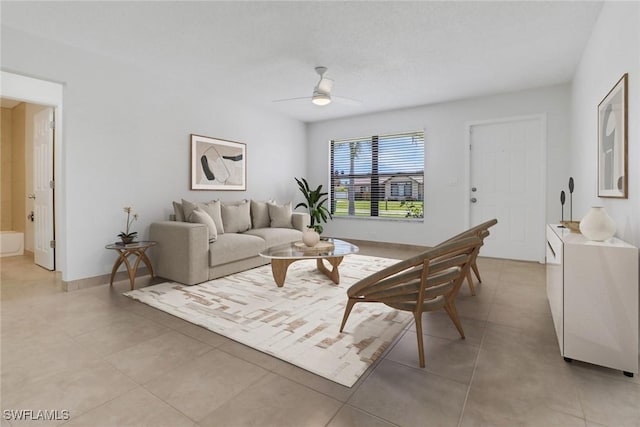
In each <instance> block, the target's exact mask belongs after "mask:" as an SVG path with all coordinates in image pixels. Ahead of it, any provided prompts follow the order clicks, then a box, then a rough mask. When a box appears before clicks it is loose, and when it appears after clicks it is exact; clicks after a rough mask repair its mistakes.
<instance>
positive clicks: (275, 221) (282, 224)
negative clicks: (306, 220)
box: [267, 202, 293, 228]
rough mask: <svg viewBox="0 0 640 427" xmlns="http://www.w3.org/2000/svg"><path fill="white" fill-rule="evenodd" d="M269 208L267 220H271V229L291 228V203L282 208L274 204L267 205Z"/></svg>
mask: <svg viewBox="0 0 640 427" xmlns="http://www.w3.org/2000/svg"><path fill="white" fill-rule="evenodd" d="M267 206H268V207H269V218H271V227H273V228H293V224H292V223H291V214H292V210H291V202H289V203H285V204H284V205H282V206H279V205H276V204H275V203H267Z"/></svg>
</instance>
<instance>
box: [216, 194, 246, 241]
mask: <svg viewBox="0 0 640 427" xmlns="http://www.w3.org/2000/svg"><path fill="white" fill-rule="evenodd" d="M250 206H251V204H250V203H249V201H248V200H244V201H243V202H241V203H232V204H227V203H224V204H223V205H222V224H223V226H224V231H225V233H242V232H243V231H247V230H249V229H250V228H251V214H250Z"/></svg>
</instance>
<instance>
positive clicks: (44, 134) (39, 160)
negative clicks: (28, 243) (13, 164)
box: [33, 108, 55, 270]
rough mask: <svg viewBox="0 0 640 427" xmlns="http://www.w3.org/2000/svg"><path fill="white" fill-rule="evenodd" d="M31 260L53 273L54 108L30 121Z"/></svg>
mask: <svg viewBox="0 0 640 427" xmlns="http://www.w3.org/2000/svg"><path fill="white" fill-rule="evenodd" d="M33 192H34V194H35V200H34V203H33V206H34V222H35V224H34V260H35V263H36V264H38V265H40V266H42V267H44V268H46V269H47V270H54V269H55V262H54V259H55V257H54V249H53V247H52V246H53V245H52V242H53V240H54V234H53V108H46V109H44V110H42V111H40V112H39V113H36V114H35V116H34V117H33Z"/></svg>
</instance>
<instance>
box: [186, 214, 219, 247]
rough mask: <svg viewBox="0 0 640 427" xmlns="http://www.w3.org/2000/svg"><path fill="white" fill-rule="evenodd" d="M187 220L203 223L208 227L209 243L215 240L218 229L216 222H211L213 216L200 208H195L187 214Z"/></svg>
mask: <svg viewBox="0 0 640 427" xmlns="http://www.w3.org/2000/svg"><path fill="white" fill-rule="evenodd" d="M189 222H193V223H196V224H204V225H206V226H207V228H208V229H209V243H211V242H215V241H216V240H217V239H218V230H217V228H216V224H215V223H214V222H213V218H211V216H210V215H209V214H208V213H206V212H205V211H203V210H202V209H200V208H196V209H195V210H194V211H193V212H191V216H189Z"/></svg>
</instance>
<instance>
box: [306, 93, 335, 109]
mask: <svg viewBox="0 0 640 427" xmlns="http://www.w3.org/2000/svg"><path fill="white" fill-rule="evenodd" d="M311 102H313V103H314V104H315V105H319V106H324V105H329V104H330V103H331V95H329V94H328V93H322V92H315V93H314V94H313V97H312V98H311Z"/></svg>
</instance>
